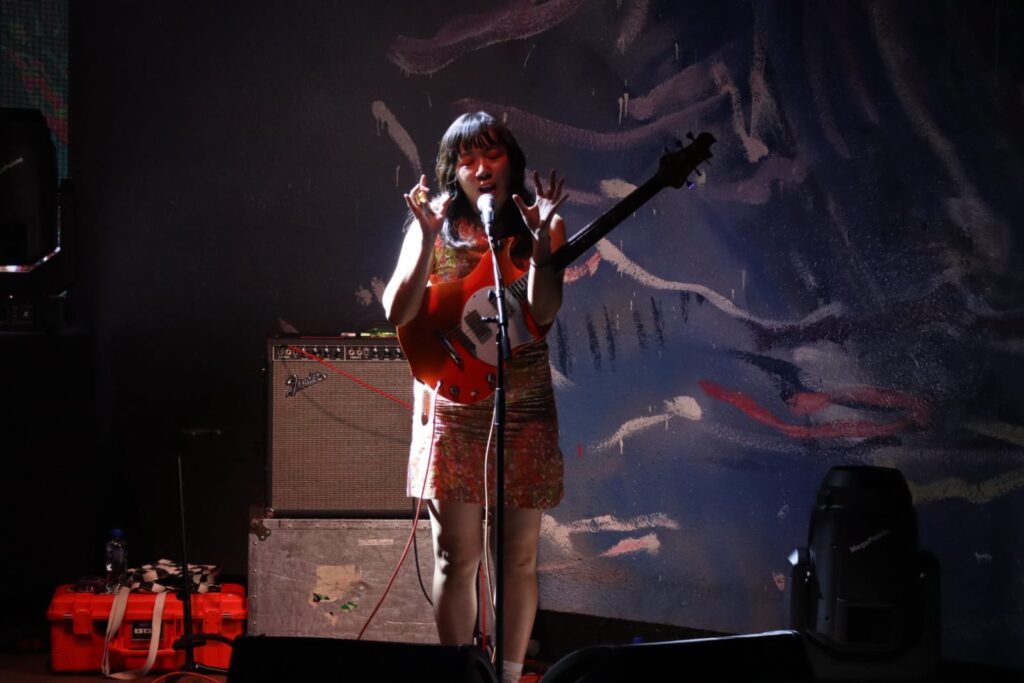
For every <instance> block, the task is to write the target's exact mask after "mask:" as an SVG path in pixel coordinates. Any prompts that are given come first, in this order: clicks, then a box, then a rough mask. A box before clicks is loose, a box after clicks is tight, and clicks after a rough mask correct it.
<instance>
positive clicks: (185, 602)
mask: <svg viewBox="0 0 1024 683" xmlns="http://www.w3.org/2000/svg"><path fill="white" fill-rule="evenodd" d="M180 435H181V436H187V437H193V438H194V437H199V436H211V435H212V436H220V430H219V429H203V428H198V429H183V430H181V432H180ZM183 448H184V444H180V445H179V447H178V449H177V450H178V506H179V508H178V509H179V511H180V512H181V579H182V581H181V588H180V589H179V590H178V591H176V593H177V597H178V599H179V600H181V607H182V619H183V623H182V635H181V636H180V637H179V638H178V639H177V640H175V641H174V642H173V643H171V648H172V649H173V650H184V651H185V663H184V664H183V665H182V667H181V668H180V669H178V670H177V671H176V672H174V673H170V674H167V681H168V683H173V681H177V680H178V679H180V678H187V677H189V676H190V674H193V673H201V674H202V673H212V674H226V673H227V669H222V668H220V667H216V666H209V665H207V664H201V663H199V662H197V661H196V659H195V655H194V653H193V650H195V648H197V647H202V646H203V645H206V644H207V641H211V640H212V641H216V642H220V643H224V644H226V645H229V646H232V647H233V646H234V642H233V641H232V640H231V639H230V638H228V637H227V636H223V635H221V634H219V633H193V631H192V574H191V573H189V571H188V538H187V536H186V535H185V529H186V524H185V480H184V476H183V474H182V466H181V452H182V450H183Z"/></svg>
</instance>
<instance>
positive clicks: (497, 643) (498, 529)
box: [480, 204, 512, 681]
mask: <svg viewBox="0 0 1024 683" xmlns="http://www.w3.org/2000/svg"><path fill="white" fill-rule="evenodd" d="M480 217H481V219H482V220H483V223H484V231H485V232H486V233H487V241H488V242H489V243H490V245H491V257H492V258H491V266H492V267H493V268H494V291H493V292H492V293H491V296H493V297H494V299H493V301H492V303H493V304H494V308H495V311H497V314H498V315H497V317H487V318H484V320H485V321H486V322H492V323H496V324H497V328H498V334H497V338H496V339H495V344H497V345H498V360H497V363H496V365H495V369H496V373H495V385H494V446H495V448H494V449H495V456H494V460H495V467H497V468H498V471H497V473H496V477H497V482H496V487H495V488H496V489H497V490H496V494H497V500H496V501H495V508H494V535H495V538H494V569H495V592H496V593H497V596H496V597H495V601H494V602H495V604H494V612H495V615H494V666H495V669H496V673H497V676H498V680H499V681H500V680H501V676H502V668H503V667H504V655H505V645H504V643H503V642H502V641H503V640H504V631H505V625H504V623H503V622H504V616H505V567H504V562H503V555H504V553H503V552H502V545H503V544H504V542H505V514H504V510H505V359H506V358H510V357H511V356H512V349H511V347H510V345H509V338H508V311H507V310H506V308H505V284H504V282H503V281H502V279H501V268H500V266H499V265H498V254H499V253H500V252H501V249H502V240H501V239H500V238H498V237H497V236H496V235H495V234H494V209H493V204H490V205H488V206H487V208H485V209H484V210H482V211H481V212H480ZM484 486H487V482H484Z"/></svg>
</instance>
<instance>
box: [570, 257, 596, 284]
mask: <svg viewBox="0 0 1024 683" xmlns="http://www.w3.org/2000/svg"><path fill="white" fill-rule="evenodd" d="M599 265H601V254H599V253H598V252H594V254H593V255H592V256H591V257H590V258H588V259H587V260H586V261H584V262H583V263H581V264H580V265H578V266H569V267H568V268H566V269H565V280H564V281H565V283H566V284H568V283H570V282H575V281H576V280H579V279H581V278H585V277H591V276H592V275H593V274H594V273H596V272H597V267H598V266H599Z"/></svg>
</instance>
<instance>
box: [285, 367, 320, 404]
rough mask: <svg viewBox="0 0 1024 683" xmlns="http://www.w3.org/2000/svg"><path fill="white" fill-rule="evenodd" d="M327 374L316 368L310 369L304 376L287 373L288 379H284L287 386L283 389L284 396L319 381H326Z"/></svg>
mask: <svg viewBox="0 0 1024 683" xmlns="http://www.w3.org/2000/svg"><path fill="white" fill-rule="evenodd" d="M326 381H327V375H325V374H324V373H322V372H318V371H316V370H310V371H309V374H308V375H306V376H305V377H299V376H298V375H289V376H288V379H286V380H285V382H284V384H285V386H286V387H288V390H287V391H285V393H284V395H285V398H291V397H292V396H294V395H295V394H297V393H299V392H300V391H303V390H305V389H308V388H309V387H311V386H313V385H315V384H320V382H326Z"/></svg>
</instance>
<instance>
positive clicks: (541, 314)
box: [512, 171, 568, 325]
mask: <svg viewBox="0 0 1024 683" xmlns="http://www.w3.org/2000/svg"><path fill="white" fill-rule="evenodd" d="M564 183H565V180H564V179H563V180H558V178H557V174H556V173H555V171H551V179H550V183H549V186H548V188H547V190H545V189H544V186H543V184H542V183H541V182H540V175H539V174H538V173H536V172H534V174H533V184H534V187H535V188H536V190H537V200H536V201H535V202H534V203H533V205H532V206H527V205H526V203H525V202H524V201H523V199H522V197H520V196H519V195H514V196H513V197H512V201H514V202H515V203H516V206H517V207H519V213H521V214H522V216H523V221H524V222H525V223H526V227H527V228H528V229H529V230H530V234H531V235H533V255H532V256H531V257H530V273H529V280H528V283H527V289H526V299H527V301H528V302H529V304H530V313H531V314H532V315H533V319H534V320H535V321H536V322H537V324H539V325H549V324H551V323H552V322H554V320H555V316H556V315H558V309H559V308H561V306H562V276H563V275H564V271H562V270H556V269H555V268H554V267H553V266H552V265H551V263H550V261H551V254H553V253H554V252H555V251H557V250H558V248H559V247H561V246H562V245H563V244H565V222H564V221H563V220H562V217H561V216H559V215H558V214H557V213H555V210H556V209H557V208H558V207H559V206H560V205H561V204H562V202H564V201H565V200H566V199H568V195H564V194H562V186H563V184H564Z"/></svg>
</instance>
